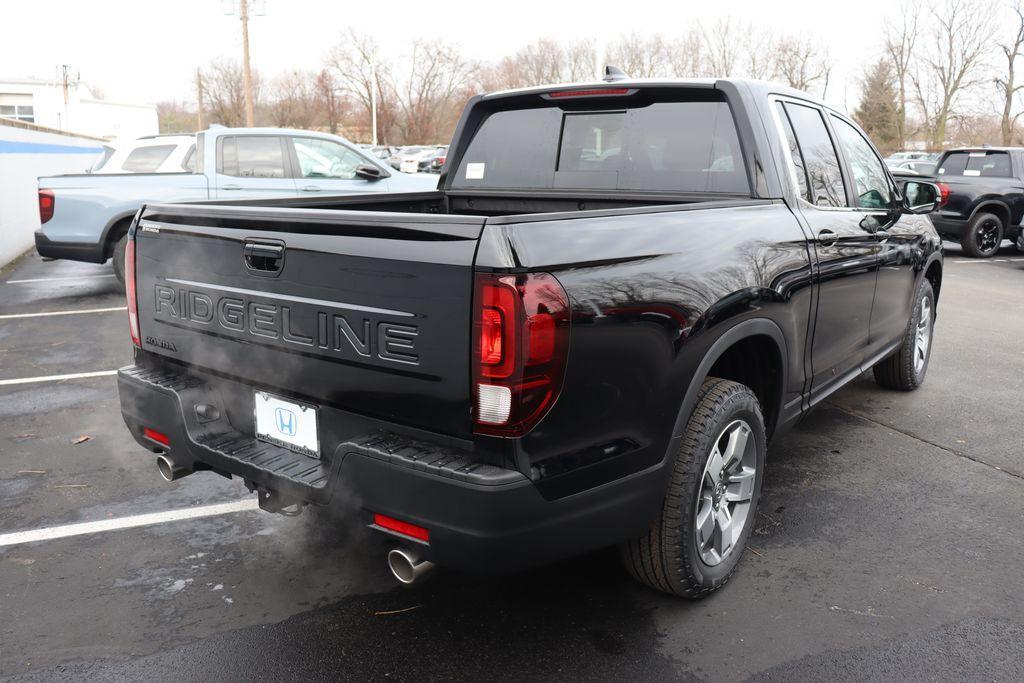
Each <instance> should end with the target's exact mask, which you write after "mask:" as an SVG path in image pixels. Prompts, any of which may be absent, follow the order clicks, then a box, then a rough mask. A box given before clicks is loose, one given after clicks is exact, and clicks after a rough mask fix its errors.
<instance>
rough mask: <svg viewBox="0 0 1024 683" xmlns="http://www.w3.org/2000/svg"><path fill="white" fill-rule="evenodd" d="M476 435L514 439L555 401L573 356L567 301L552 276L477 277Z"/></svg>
mask: <svg viewBox="0 0 1024 683" xmlns="http://www.w3.org/2000/svg"><path fill="white" fill-rule="evenodd" d="M476 302H477V303H476V315H475V324H474V335H475V338H474V346H473V348H474V349H475V352H476V353H475V358H474V367H475V373H474V375H475V376H474V391H475V398H476V402H475V407H474V420H475V423H476V431H477V433H480V434H490V435H493V436H505V437H516V436H522V435H523V434H526V433H527V432H528V431H530V429H532V428H533V427H534V426H535V425H536V424H537V423H538V422H540V420H541V418H543V417H544V415H545V414H546V413H547V411H548V410H549V409H550V408H551V406H552V405H553V404H554V402H555V399H556V398H558V393H559V391H560V390H561V387H562V377H563V375H564V374H565V361H566V356H567V354H568V351H569V298H568V296H567V295H566V293H565V290H564V289H563V288H562V285H561V284H560V283H559V282H558V280H556V279H555V277H554V276H552V275H550V274H548V273H527V274H522V275H497V274H487V273H480V274H478V275H477V277H476Z"/></svg>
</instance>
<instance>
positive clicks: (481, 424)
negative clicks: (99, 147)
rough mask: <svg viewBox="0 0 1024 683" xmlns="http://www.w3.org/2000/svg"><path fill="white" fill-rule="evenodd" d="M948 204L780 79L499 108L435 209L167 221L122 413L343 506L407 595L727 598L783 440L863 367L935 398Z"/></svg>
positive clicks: (176, 441) (580, 93) (206, 210)
mask: <svg viewBox="0 0 1024 683" xmlns="http://www.w3.org/2000/svg"><path fill="white" fill-rule="evenodd" d="M937 193H938V189H937V188H936V187H935V186H934V185H933V184H931V183H929V182H919V181H914V180H908V181H906V183H905V186H904V187H900V186H899V185H898V184H897V183H896V182H895V181H894V180H893V178H892V176H891V175H890V174H889V172H888V171H887V170H886V167H885V164H884V163H883V162H882V159H881V157H880V156H879V154H878V152H877V151H876V150H875V148H874V147H873V146H872V145H871V143H870V142H869V141H868V139H867V138H866V137H865V136H864V134H863V133H862V132H861V131H860V129H858V127H857V126H856V125H855V124H854V123H853V122H852V121H851V120H850V119H849V118H847V117H846V116H843V115H842V114H840V113H838V112H836V111H834V110H832V109H830V108H828V107H827V106H825V105H823V104H822V103H820V102H817V101H815V100H813V99H811V98H810V97H808V96H807V95H806V94H804V93H802V92H797V91H794V90H791V89H788V88H784V87H777V86H774V85H769V84H765V83H760V82H752V81H742V80H694V81H689V80H687V81H633V80H629V79H628V78H626V77H625V76H624V75H621V74H620V73H616V70H614V69H609V75H608V77H607V79H606V81H605V82H597V83H585V84H573V85H560V86H550V87H541V88H531V89H525V90H515V91H509V92H499V93H494V94H489V95H483V96H479V97H475V98H473V99H472V100H471V101H470V102H469V104H468V105H467V106H466V108H465V110H464V112H463V115H462V118H461V120H460V122H459V124H458V127H457V130H456V134H455V138H454V143H453V144H452V147H451V149H450V153H449V155H448V158H447V161H446V164H445V167H444V169H443V172H442V174H441V176H440V183H439V189H438V190H437V191H432V192H420V193H407V194H396V195H384V196H370V195H366V196H347V197H309V198H301V199H273V200H260V201H251V200H250V201H241V202H213V203H203V204H194V205H150V206H146V207H144V208H143V209H142V210H141V211H140V213H139V215H138V216H137V217H136V219H135V222H134V224H133V226H132V229H131V232H130V233H129V234H130V237H129V243H128V247H127V252H126V271H127V277H128V286H127V293H128V304H129V320H130V325H131V336H132V339H133V341H134V345H135V358H134V363H133V364H132V365H130V366H128V367H125V368H122V369H121V370H120V371H119V377H118V383H119V388H120V397H121V408H122V411H123V414H124V419H125V421H126V423H127V425H128V428H129V429H130V430H131V432H132V434H133V435H134V436H135V438H136V439H137V440H138V442H139V443H140V444H141V445H143V446H144V447H146V448H147V449H149V450H150V451H153V452H155V453H156V454H158V456H157V461H158V466H159V468H160V471H161V473H162V474H163V476H164V477H165V478H167V479H169V480H173V479H177V478H179V477H182V476H186V475H190V474H191V473H193V472H196V471H198V470H210V471H212V472H215V473H219V474H222V475H225V476H229V477H230V476H237V477H240V478H241V479H242V480H243V481H244V482H245V484H246V486H247V487H248V488H249V489H250V490H251V491H254V492H256V493H257V495H258V497H259V501H260V504H261V506H262V507H263V508H264V509H266V510H270V511H286V512H292V511H295V510H297V509H299V508H301V507H302V506H305V505H307V504H315V505H322V506H331V507H332V508H338V509H341V508H346V507H347V508H348V509H349V514H353V515H358V516H360V518H361V519H362V520H363V521H364V522H365V524H367V525H368V526H370V527H372V528H373V529H375V530H377V531H379V532H381V533H383V534H388V535H390V536H391V537H393V539H394V541H395V542H396V546H397V547H396V548H395V549H394V550H392V551H391V552H390V554H389V562H390V565H391V568H392V571H393V572H394V573H395V574H396V576H397V577H398V578H399V579H400V580H402V581H406V582H412V581H413V580H414V579H415V578H416V577H417V576H418V575H419V574H420V573H422V572H423V571H424V570H425V569H427V568H429V567H430V566H431V564H432V563H437V564H440V565H447V566H450V567H454V568H459V569H463V570H470V571H479V572H493V571H510V570H515V569H519V568H522V567H527V566H530V565H536V564H539V563H545V562H551V561H553V560H557V559H559V558H564V557H567V556H571V555H576V554H580V553H584V552H587V551H590V550H593V549H596V548H601V547H605V546H610V545H615V544H618V545H619V546H620V548H621V553H622V556H623V558H624V560H625V565H626V567H628V569H629V571H630V572H631V573H632V574H633V575H634V576H635V577H636V578H637V579H639V580H640V581H642V582H644V583H646V584H649V585H650V586H653V587H655V588H658V589H661V590H663V591H666V592H669V593H673V594H677V595H681V596H688V597H696V596H701V595H704V594H706V593H708V592H709V591H712V590H714V589H716V588H718V587H719V586H721V585H722V584H723V583H725V582H726V580H727V579H728V578H729V576H730V575H731V573H732V572H733V570H734V568H735V566H736V564H737V562H738V561H739V559H740V556H741V555H742V548H743V546H744V544H745V543H746V541H747V539H748V537H749V536H750V533H751V528H752V527H753V525H754V518H755V511H756V509H757V504H758V497H759V495H760V491H761V483H762V481H763V478H764V472H765V454H766V451H767V447H768V444H769V443H770V442H771V440H772V438H773V437H777V436H778V435H779V434H780V433H781V432H782V431H783V430H784V429H785V428H786V427H787V426H789V425H791V424H792V423H793V422H794V421H795V420H796V419H797V418H799V417H800V416H801V415H803V414H804V413H805V412H807V411H808V410H809V409H811V408H812V407H813V406H814V405H815V404H817V403H820V402H821V401H822V400H824V399H825V398H826V397H827V396H828V395H830V394H831V393H833V392H834V391H836V390H837V389H839V388H840V387H842V386H843V385H844V384H846V383H848V382H850V381H851V380H853V379H854V378H856V377H857V376H858V375H860V374H861V373H863V372H865V371H867V370H868V369H872V368H873V370H874V374H875V377H876V378H877V380H878V383H879V384H880V385H882V386H883V387H886V388H889V389H897V390H911V389H915V388H916V387H918V386H920V385H921V383H922V381H923V380H924V378H925V373H926V372H927V370H928V360H929V354H930V351H931V347H932V330H933V322H934V320H935V312H936V301H937V299H938V296H939V292H940V287H941V282H942V256H941V246H940V241H939V237H938V235H937V234H936V232H935V229H934V228H933V227H932V225H931V223H930V222H929V220H928V218H927V216H925V215H923V214H927V213H928V212H930V211H932V210H933V209H934V207H935V205H936V200H937Z"/></svg>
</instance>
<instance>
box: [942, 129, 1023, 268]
mask: <svg viewBox="0 0 1024 683" xmlns="http://www.w3.org/2000/svg"><path fill="white" fill-rule="evenodd" d="M935 173H936V177H935V179H937V180H938V181H939V183H938V186H939V189H940V191H941V193H942V196H941V207H940V209H939V211H937V212H935V213H934V214H932V223H934V224H935V229H936V230H938V231H939V234H940V235H941V236H942V237H944V238H946V239H948V240H952V241H954V242H959V243H960V246H962V247H963V250H964V251H965V252H966V253H967V254H968V255H970V256H973V257H975V258H991V257H992V256H995V255H996V253H997V252H998V251H999V247H1000V246H1002V244H1003V240H1010V241H1011V242H1014V243H1016V245H1017V247H1018V248H1019V249H1020V250H1021V251H1024V235H1022V233H1021V225H1020V223H1021V219H1022V218H1024V148H1020V147H972V148H964V149H954V150H950V151H948V152H946V153H945V154H943V155H942V158H941V159H939V163H938V165H936V167H935Z"/></svg>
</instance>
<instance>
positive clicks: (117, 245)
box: [110, 235, 128, 287]
mask: <svg viewBox="0 0 1024 683" xmlns="http://www.w3.org/2000/svg"><path fill="white" fill-rule="evenodd" d="M127 246H128V235H124V236H122V237H121V239H119V240H118V241H116V242H114V253H113V255H112V256H111V259H110V261H111V263H112V264H113V266H114V276H115V277H117V281H118V282H120V283H121V286H122V287H124V250H125V249H126V248H127Z"/></svg>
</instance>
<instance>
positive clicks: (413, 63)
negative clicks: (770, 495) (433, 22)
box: [389, 40, 473, 144]
mask: <svg viewBox="0 0 1024 683" xmlns="http://www.w3.org/2000/svg"><path fill="white" fill-rule="evenodd" d="M472 71H473V69H472V65H471V64H470V63H468V62H467V61H466V60H464V59H463V58H462V55H460V54H459V52H458V51H457V50H456V49H455V48H453V47H451V46H445V45H442V46H438V45H436V44H435V43H433V42H429V43H428V42H426V41H419V40H418V41H415V42H414V43H413V45H412V54H411V55H410V58H409V70H408V73H406V74H405V75H404V78H403V79H402V80H401V81H400V82H392V83H390V84H389V86H390V87H391V88H392V89H393V90H394V92H396V93H397V99H398V105H399V107H400V109H401V118H400V120H399V122H398V126H399V128H400V130H401V131H402V134H403V137H404V139H405V141H406V142H407V143H408V142H414V143H417V144H424V143H436V142H441V141H445V142H447V140H448V138H450V137H451V133H452V130H453V129H454V127H455V120H456V117H457V116H458V112H459V107H460V106H461V104H462V103H463V102H464V101H465V95H466V88H467V86H468V85H469V83H470V79H471V76H472Z"/></svg>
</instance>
